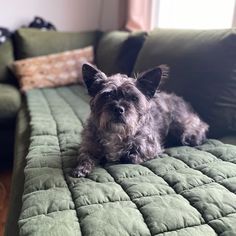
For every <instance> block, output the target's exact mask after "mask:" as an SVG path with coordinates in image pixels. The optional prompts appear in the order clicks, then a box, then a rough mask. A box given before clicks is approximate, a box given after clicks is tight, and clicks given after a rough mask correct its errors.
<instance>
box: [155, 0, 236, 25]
mask: <svg viewBox="0 0 236 236" xmlns="http://www.w3.org/2000/svg"><path fill="white" fill-rule="evenodd" d="M153 4H154V6H153V20H152V22H153V28H154V27H159V28H181V29H222V28H231V27H232V25H233V22H234V18H235V15H234V11H235V0H154V1H153Z"/></svg>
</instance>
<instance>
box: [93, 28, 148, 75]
mask: <svg viewBox="0 0 236 236" xmlns="http://www.w3.org/2000/svg"><path fill="white" fill-rule="evenodd" d="M145 38H146V33H145V32H136V33H129V32H124V31H112V32H108V33H105V34H104V35H103V36H102V37H101V39H100V41H99V43H98V46H97V51H96V64H97V66H98V68H99V69H100V70H102V71H103V72H105V73H106V74H107V75H112V74H116V73H122V74H127V75H130V74H131V72H132V70H133V67H134V64H135V61H136V58H137V55H138V53H139V51H140V49H141V47H142V45H143V43H144V41H145Z"/></svg>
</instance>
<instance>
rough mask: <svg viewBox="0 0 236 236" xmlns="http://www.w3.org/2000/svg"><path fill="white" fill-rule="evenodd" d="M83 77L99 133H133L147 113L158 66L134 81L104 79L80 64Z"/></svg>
mask: <svg viewBox="0 0 236 236" xmlns="http://www.w3.org/2000/svg"><path fill="white" fill-rule="evenodd" d="M82 72H83V78H84V82H85V85H86V87H87V89H88V93H89V95H90V96H91V97H92V99H91V103H90V105H91V112H92V118H93V119H94V121H95V122H96V124H97V126H98V128H99V129H101V130H106V131H111V132H117V133H121V132H125V133H126V134H127V133H129V134H131V133H133V132H135V130H136V128H137V125H138V123H139V122H140V120H141V119H142V117H143V116H144V115H145V114H146V113H147V112H148V109H149V102H150V99H151V98H152V97H153V96H154V94H155V92H156V90H157V88H158V85H159V83H160V80H161V75H162V71H161V69H160V68H159V67H156V68H154V69H151V70H149V71H146V72H144V73H142V74H140V75H139V76H138V78H137V79H133V78H129V77H127V76H126V75H122V74H116V75H113V76H110V77H107V76H106V75H105V74H104V73H103V72H101V71H100V70H98V69H96V68H95V67H93V66H91V65H89V64H84V65H83V67H82Z"/></svg>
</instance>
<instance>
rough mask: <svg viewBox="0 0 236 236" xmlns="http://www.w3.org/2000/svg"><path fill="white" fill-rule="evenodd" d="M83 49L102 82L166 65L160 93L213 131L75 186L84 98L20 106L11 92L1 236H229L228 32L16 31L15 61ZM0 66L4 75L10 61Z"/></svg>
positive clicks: (47, 94) (72, 91) (53, 97)
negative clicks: (171, 95)
mask: <svg viewBox="0 0 236 236" xmlns="http://www.w3.org/2000/svg"><path fill="white" fill-rule="evenodd" d="M8 43H10V42H8ZM90 44H93V45H94V46H95V54H96V58H95V62H96V64H97V66H98V67H99V68H100V69H101V70H103V71H104V72H105V73H107V74H113V73H118V72H120V73H126V74H128V75H132V74H136V73H139V72H142V71H143V70H145V69H148V68H150V67H152V66H156V65H159V64H168V65H169V66H170V68H171V70H170V75H169V79H168V80H167V81H166V82H165V83H163V85H162V87H161V89H163V90H166V91H169V92H175V93H177V94H178V95H180V96H183V97H184V98H185V99H186V100H187V101H189V102H190V103H191V104H192V106H193V107H194V108H195V110H196V111H197V112H198V113H199V115H200V116H201V117H202V118H203V119H204V120H205V121H207V122H208V123H209V124H210V127H211V128H210V132H209V139H208V140H207V142H206V143H205V144H203V145H201V146H198V147H196V148H191V147H186V146H183V147H171V148H168V149H166V150H165V152H164V153H163V154H162V155H160V156H158V157H157V158H156V159H154V160H152V161H148V162H146V163H143V164H142V165H126V164H123V165H122V164H120V165H108V166H105V167H102V166H101V167H97V168H95V170H94V171H93V172H92V173H91V174H90V175H89V176H88V177H87V178H79V179H78V178H72V177H71V176H70V172H71V169H72V168H73V166H75V164H76V156H77V150H78V144H79V142H80V132H81V129H82V127H83V124H84V122H85V121H86V117H87V116H88V113H89V97H88V95H87V92H86V90H85V88H84V87H83V86H80V85H73V86H65V87H60V88H55V89H47V88H45V89H35V90H32V91H29V92H28V93H27V94H26V95H25V96H23V97H22V98H21V99H22V102H21V106H20V105H19V103H20V95H19V93H18V92H17V89H16V88H15V87H11V89H12V90H13V91H14V92H15V98H14V99H15V100H14V101H16V100H17V101H18V103H15V104H17V106H16V105H15V113H12V117H11V118H13V119H15V116H16V114H17V119H16V120H17V121H16V132H15V151H14V171H13V182H12V190H11V204H10V211H9V216H8V221H7V226H6V232H5V235H9V236H12V235H13V236H14V235H85V236H87V235H122V236H123V235H190V234H191V235H236V227H235V226H236V188H235V186H236V161H235V160H236V159H235V157H236V146H235V145H236V75H235V71H236V68H235V66H236V64H235V61H236V50H235V47H236V33H235V31H234V30H214V31H190V30H183V31H180V30H154V31H152V32H150V33H148V35H146V33H144V32H139V33H128V32H119V31H115V32H110V33H101V32H97V31H96V32H83V33H60V32H42V31H38V30H29V29H21V30H18V31H17V32H16V34H15V37H14V50H15V57H16V58H27V57H32V56H38V55H44V54H49V53H54V52H60V51H64V50H69V49H74V48H80V47H84V46H87V45H90ZM10 45H11V44H10ZM3 46H4V45H2V46H0V50H1V47H3ZM5 46H6V45H5ZM5 46H4V47H5ZM9 50H10V49H9ZM8 52H9V51H8ZM0 55H2V54H0ZM6 55H7V53H6ZM12 55H13V54H12ZM0 57H1V56H0ZM3 58H5V57H3ZM1 60H3V59H0V61H1ZM4 60H5V61H4V63H5V64H2V65H7V64H9V63H10V62H11V61H12V60H13V57H11V58H10V59H9V60H8V59H4ZM7 60H8V61H7ZM3 68H4V70H5V69H6V68H5V67H3ZM6 71H7V70H5V72H4V73H6ZM7 73H9V72H7ZM8 76H9V78H10V74H9V75H7V76H6V77H8ZM7 83H8V82H7ZM8 84H9V83H8ZM2 86H3V88H4V89H7V88H5V87H4V86H7V87H8V86H10V85H5V84H2ZM4 91H7V90H4ZM14 92H11V93H14ZM1 94H2V93H1ZM6 94H10V92H8V93H7V92H6ZM16 94H17V95H16ZM12 97H13V96H9V99H10V98H12ZM0 99H1V98H0ZM4 99H5V98H4ZM2 101H4V103H5V101H8V100H7V99H5V100H2ZM0 104H1V103H0ZM17 111H18V112H17ZM0 114H1V115H2V114H4V113H0ZM5 114H7V113H5ZM8 119H9V122H10V116H8V117H7V120H8ZM13 123H14V122H13ZM3 127H4V126H3ZM12 129H14V128H13V125H12ZM91 148H92V147H91Z"/></svg>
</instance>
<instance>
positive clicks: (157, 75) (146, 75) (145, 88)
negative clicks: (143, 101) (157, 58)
mask: <svg viewBox="0 0 236 236" xmlns="http://www.w3.org/2000/svg"><path fill="white" fill-rule="evenodd" d="M161 78H162V70H161V68H160V67H155V68H152V69H150V70H147V71H145V72H143V73H141V74H140V75H138V78H137V81H136V86H137V88H138V89H139V90H140V91H141V92H142V93H143V94H144V95H145V96H146V97H147V98H152V97H153V96H154V94H155V92H156V90H157V88H158V86H159V84H160V82H161Z"/></svg>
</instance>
